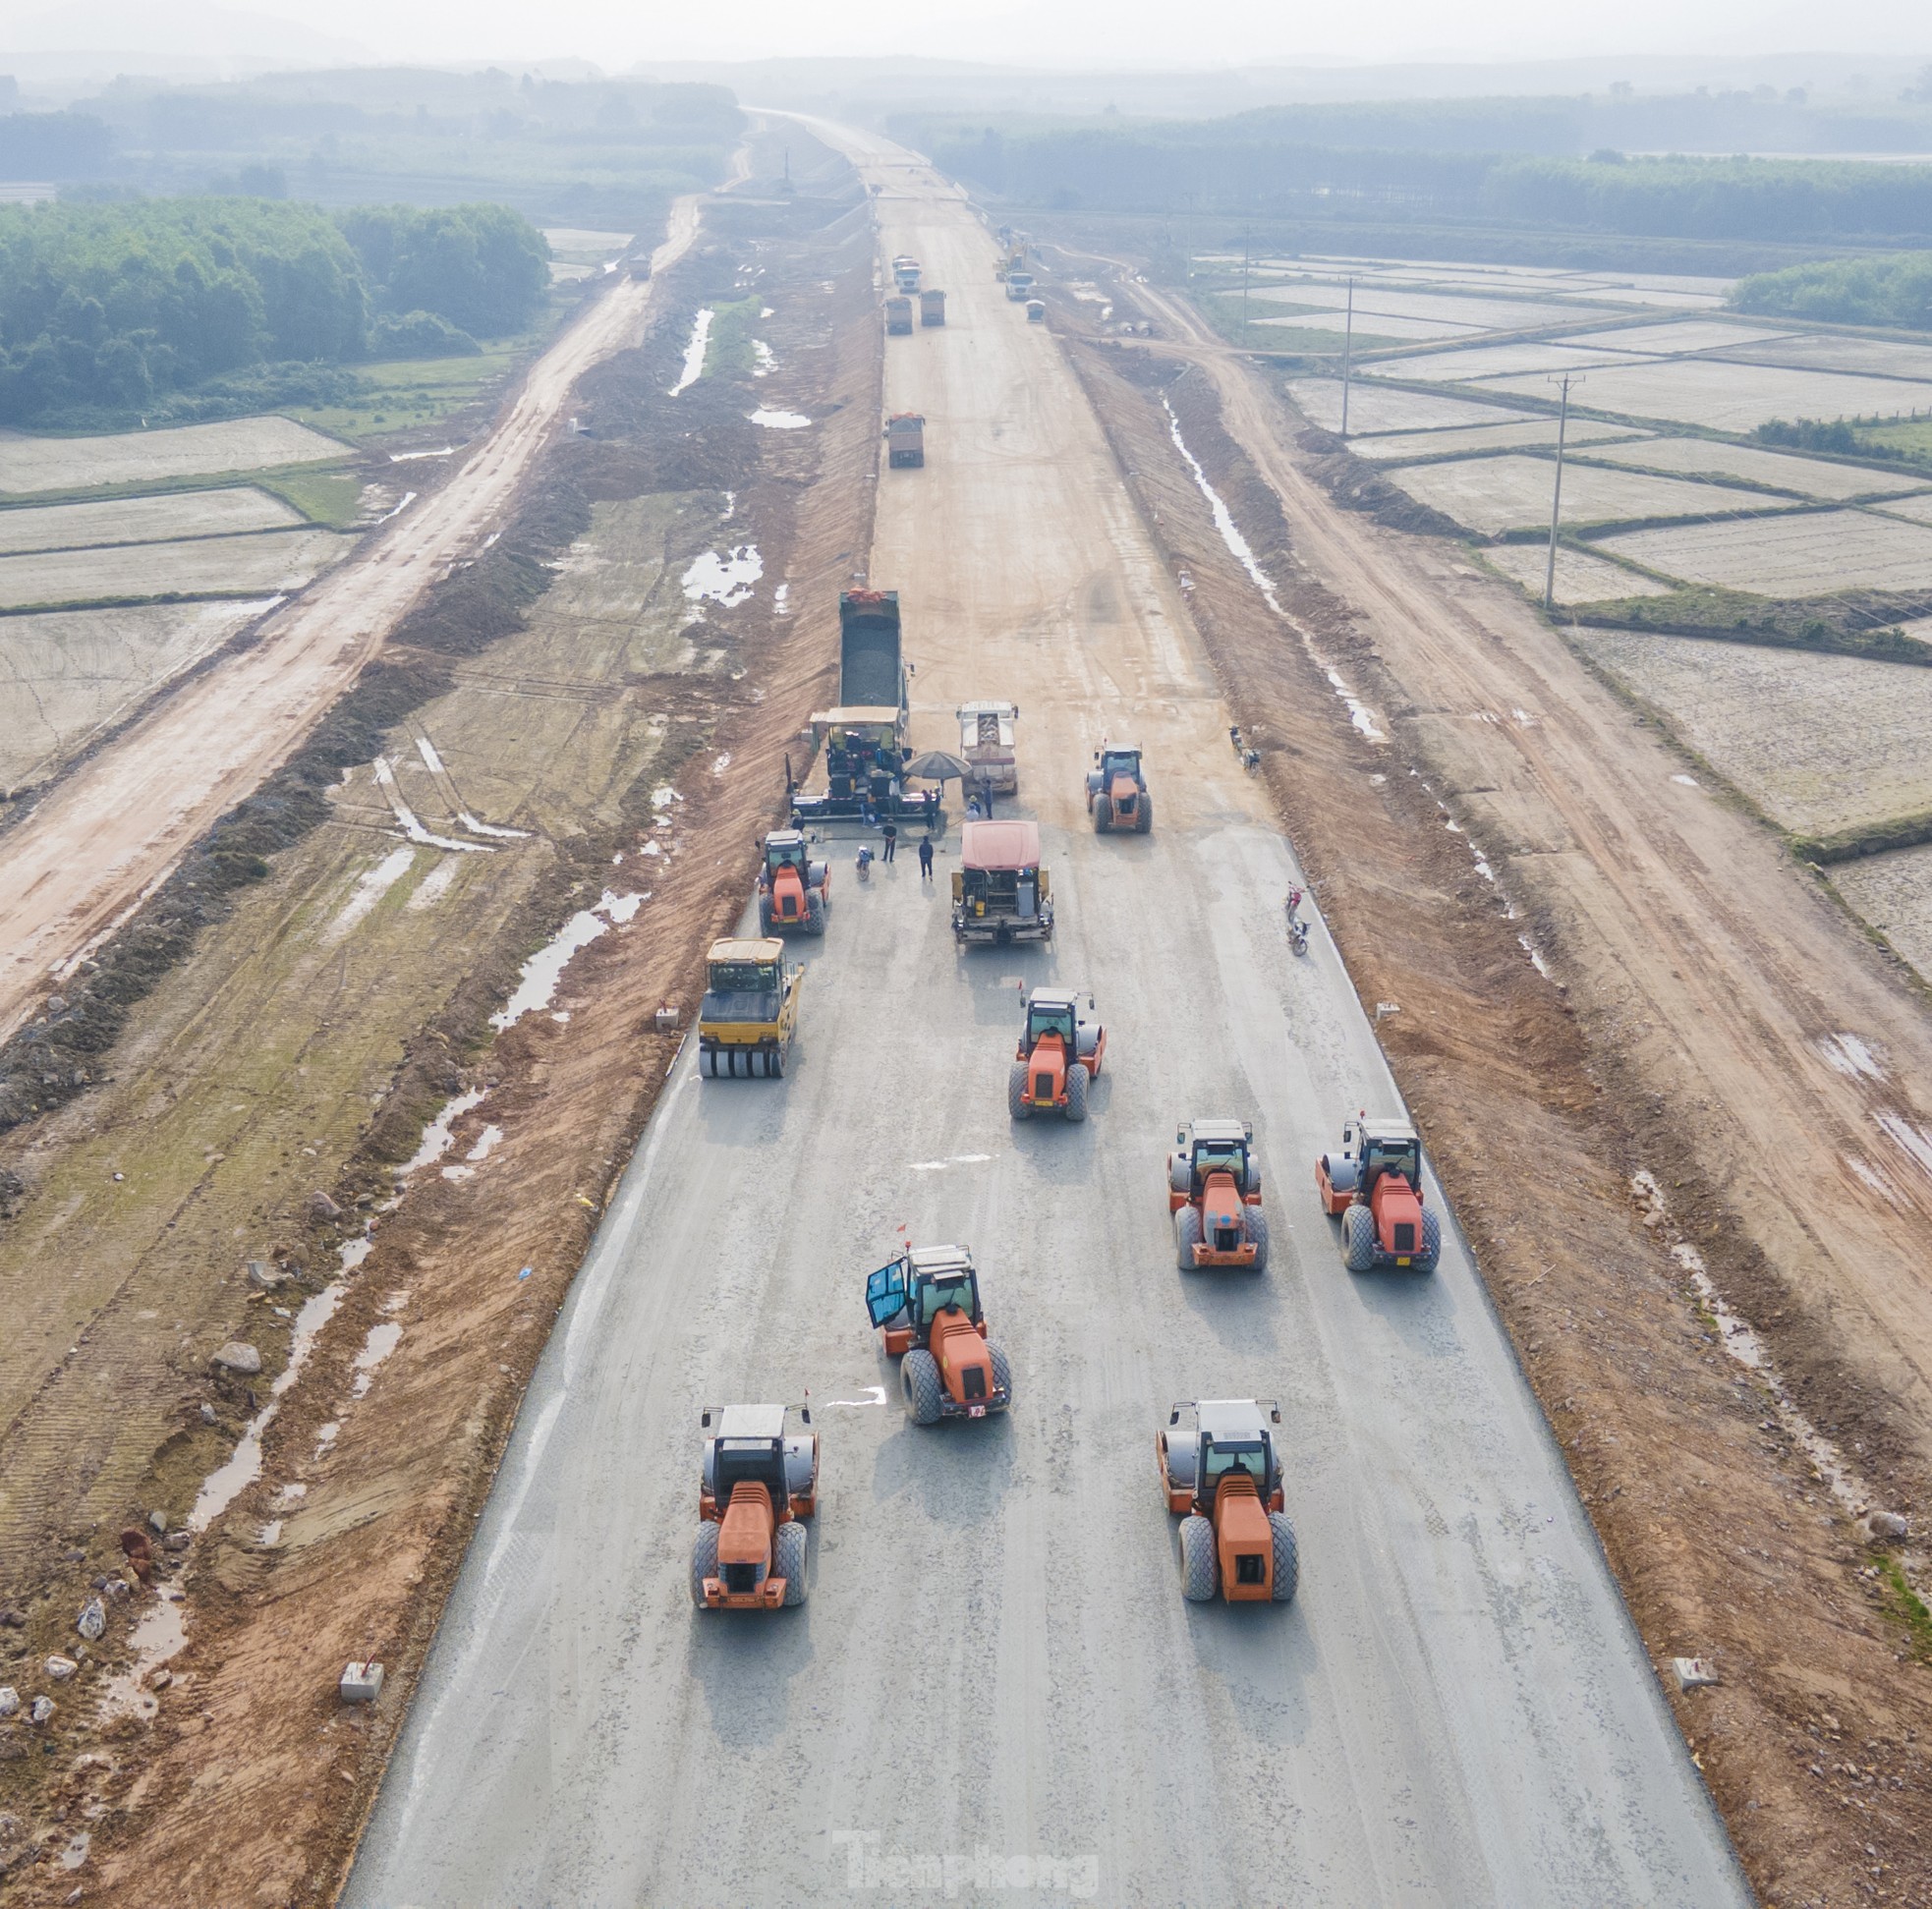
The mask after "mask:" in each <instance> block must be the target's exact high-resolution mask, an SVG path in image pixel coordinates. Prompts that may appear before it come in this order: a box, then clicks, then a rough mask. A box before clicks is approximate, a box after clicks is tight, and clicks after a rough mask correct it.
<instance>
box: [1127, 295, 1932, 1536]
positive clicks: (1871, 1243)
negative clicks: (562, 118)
mask: <svg viewBox="0 0 1932 1909" xmlns="http://www.w3.org/2000/svg"><path fill="white" fill-rule="evenodd" d="M1134 291H1135V295H1136V297H1138V298H1141V299H1143V300H1144V302H1145V303H1147V304H1148V305H1149V306H1150V307H1153V308H1154V309H1158V310H1159V311H1161V312H1162V313H1163V315H1164V316H1165V318H1166V320H1167V323H1168V325H1169V327H1171V330H1172V332H1173V333H1175V334H1177V335H1178V336H1179V338H1180V339H1182V340H1183V341H1185V349H1186V350H1187V352H1188V354H1189V355H1190V356H1192V357H1193V358H1194V359H1195V360H1196V362H1198V363H1199V364H1200V365H1202V366H1203V367H1204V368H1205V369H1206V370H1207V371H1208V372H1209V373H1210V374H1211V375H1212V376H1213V378H1214V380H1215V385H1216V388H1217V390H1218V391H1219V393H1220V395H1221V399H1222V415H1223V417H1224V419H1225V421H1226V425H1227V428H1228V430H1229V432H1230V433H1231V434H1232V436H1233V437H1234V438H1235V440H1236V442H1237V443H1239V444H1240V445H1241V447H1242V448H1243V449H1244V450H1245V451H1246V452H1247V454H1248V455H1249V457H1250V458H1251V459H1253V461H1254V463H1255V466H1256V468H1257V469H1258V470H1259V471H1260V473H1261V475H1262V476H1263V477H1264V478H1265V479H1266V480H1267V481H1268V483H1269V484H1270V485H1271V486H1273V488H1274V489H1275V491H1276V492H1277V494H1278V495H1279V499H1280V502H1281V506H1282V509H1283V511H1284V512H1285V514H1286V519H1287V524H1288V528H1289V533H1290V535H1291V537H1292V539H1293V544H1294V548H1295V550H1296V552H1297V554H1298V556H1299V557H1300V559H1301V560H1302V561H1303V562H1304V563H1305V564H1306V565H1307V567H1308V568H1309V570H1310V571H1311V572H1312V573H1313V574H1314V575H1315V576H1316V577H1317V578H1319V579H1320V580H1321V582H1322V583H1323V584H1325V585H1326V586H1327V587H1328V589H1329V590H1332V591H1334V592H1335V595H1336V596H1337V597H1338V598H1339V599H1340V600H1341V601H1342V602H1344V603H1345V604H1347V605H1348V606H1350V608H1351V609H1352V610H1353V611H1354V612H1355V613H1356V615H1357V616H1358V617H1359V618H1360V619H1361V624H1362V629H1363V634H1364V635H1365V636H1366V637H1367V638H1368V639H1369V640H1370V641H1371V642H1372V643H1373V644H1374V645H1375V646H1376V647H1377V648H1378V649H1379V651H1380V652H1381V655H1382V657H1383V660H1384V662H1385V663H1386V665H1387V668H1388V669H1389V671H1390V672H1391V673H1392V675H1393V677H1394V678H1395V680H1396V681H1397V682H1398V683H1399V684H1400V686H1401V687H1402V689H1403V691H1404V692H1405V693H1406V694H1407V696H1408V697H1409V698H1410V699H1412V706H1411V707H1410V708H1408V709H1406V710H1401V711H1400V712H1399V713H1400V714H1401V715H1402V716H1403V717H1404V718H1405V719H1406V720H1408V721H1412V722H1413V723H1414V724H1415V726H1416V728H1417V731H1418V732H1419V738H1420V741H1421V743H1422V746H1423V749H1424V751H1425V753H1426V754H1427V755H1429V756H1430V757H1432V758H1434V759H1435V760H1436V761H1437V762H1439V763H1440V764H1442V766H1443V770H1444V773H1445V779H1446V783H1447V787H1446V788H1445V790H1444V793H1445V794H1446V795H1448V796H1449V798H1450V799H1451V800H1453V801H1454V802H1455V804H1456V806H1457V808H1458V811H1459V812H1461V813H1463V814H1465V815H1466V816H1467V818H1468V819H1469V820H1470V821H1471V822H1472V823H1473V824H1474V828H1473V831H1472V832H1473V835H1474V838H1475V839H1476V841H1477V842H1478V843H1479V845H1480V846H1481V847H1482V848H1483V850H1484V852H1485V853H1486V854H1487V855H1488V857H1489V859H1490V861H1491V863H1492V864H1493V865H1494V866H1495V867H1496V868H1497V870H1499V872H1500V873H1502V874H1503V875H1504V877H1505V881H1506V885H1507V886H1509V887H1510V888H1511V889H1512V890H1513V891H1515V892H1516V893H1517V895H1518V899H1519V901H1527V902H1528V903H1529V904H1530V905H1531V906H1532V907H1533V908H1534V910H1535V911H1536V912H1537V913H1538V914H1539V915H1541V916H1543V917H1544V918H1545V919H1546V921H1547V924H1548V930H1549V931H1548V933H1547V936H1546V938H1547V940H1548V942H1549V944H1550V952H1551V954H1552V955H1553V957H1555V958H1556V959H1557V960H1558V962H1559V964H1560V972H1561V973H1562V974H1563V978H1564V979H1565V980H1566V981H1568V982H1569V983H1570V985H1571V990H1572V1000H1573V1001H1574V1003H1575V1004H1576V1006H1577V1008H1578V1010H1579V1012H1580V1013H1582V1014H1583V1015H1584V1016H1585V1017H1586V1025H1587V1028H1588V1031H1589V1033H1590V1035H1591V1038H1592V1039H1593V1041H1594V1042H1596V1043H1598V1044H1600V1045H1601V1046H1602V1047H1603V1048H1604V1049H1605V1050H1606V1051H1608V1052H1616V1053H1617V1054H1619V1056H1620V1058H1621V1059H1622V1060H1623V1061H1624V1062H1626V1063H1627V1065H1628V1066H1629V1068H1630V1071H1631V1076H1632V1078H1634V1079H1636V1080H1638V1081H1640V1082H1642V1083H1644V1084H1645V1085H1646V1086H1647V1087H1648V1088H1649V1089H1650V1090H1651V1091H1652V1092H1654V1093H1655V1094H1656V1095H1658V1097H1659V1102H1660V1104H1667V1105H1668V1108H1669V1111H1670V1114H1671V1116H1672V1118H1673V1123H1674V1126H1675V1129H1676V1138H1677V1139H1678V1140H1679V1142H1680V1144H1682V1145H1683V1146H1684V1147H1685V1149H1686V1150H1687V1157H1684V1156H1679V1157H1677V1158H1675V1159H1672V1158H1663V1159H1660V1160H1659V1161H1658V1162H1656V1163H1655V1165H1656V1169H1657V1171H1658V1175H1659V1178H1660V1179H1661V1180H1663V1181H1664V1183H1665V1185H1666V1187H1667V1189H1668V1188H1670V1187H1671V1186H1672V1185H1673V1184H1674V1183H1675V1184H1679V1185H1680V1184H1681V1183H1682V1179H1683V1172H1684V1169H1685V1168H1686V1167H1689V1168H1693V1169H1695V1171H1696V1174H1697V1175H1698V1176H1699V1177H1700V1178H1701V1180H1702V1183H1703V1185H1702V1187H1701V1188H1700V1189H1696V1190H1694V1191H1691V1190H1686V1191H1684V1192H1679V1193H1676V1194H1673V1195H1672V1201H1673V1207H1674V1210H1675V1216H1676V1218H1677V1219H1678V1220H1679V1221H1680V1222H1681V1223H1682V1224H1683V1225H1684V1226H1685V1229H1686V1231H1687V1232H1689V1233H1690V1235H1691V1237H1692V1238H1693V1239H1695V1240H1696V1242H1697V1244H1698V1246H1699V1249H1700V1251H1701V1252H1702V1254H1703V1257H1704V1258H1705V1260H1706V1261H1707V1262H1708V1263H1709V1265H1710V1267H1711V1270H1712V1273H1713V1275H1714V1276H1715V1277H1716V1278H1717V1279H1718V1281H1719V1284H1720V1286H1721V1288H1722V1289H1723V1290H1724V1291H1725V1293H1726V1296H1727V1297H1728V1298H1729V1299H1730V1300H1731V1301H1732V1302H1733V1305H1736V1306H1737V1307H1739V1309H1740V1310H1742V1311H1743V1312H1744V1313H1745V1314H1746V1315H1747V1317H1749V1318H1750V1319H1751V1320H1752V1322H1753V1324H1754V1325H1756V1327H1757V1328H1758V1329H1759V1331H1760V1332H1761V1333H1762V1334H1763V1335H1764V1336H1765V1337H1766V1338H1767V1339H1769V1340H1770V1342H1771V1344H1772V1346H1773V1347H1774V1349H1775V1350H1776V1352H1777V1354H1778V1356H1779V1362H1780V1365H1781V1368H1782V1369H1783V1371H1784V1372H1785V1374H1786V1376H1787V1377H1788V1379H1789V1380H1790V1382H1791V1383H1792V1384H1793V1386H1794V1388H1795V1389H1796V1391H1797V1392H1798V1395H1799V1397H1800V1399H1801V1400H1802V1402H1803V1403H1804V1405H1805V1407H1806V1409H1807V1411H1808V1412H1809V1413H1810V1415H1811V1417H1812V1418H1813V1419H1814V1420H1815V1421H1816V1422H1818V1423H1820V1424H1822V1425H1825V1426H1828V1427H1830V1428H1832V1429H1833V1430H1834V1432H1836V1433H1837V1435H1838V1437H1839V1439H1840V1442H1841V1443H1842V1444H1843V1445H1844V1446H1845V1447H1846V1448H1847V1455H1850V1454H1851V1448H1852V1447H1853V1446H1854V1445H1856V1446H1857V1447H1860V1448H1861V1449H1860V1451H1859V1452H1858V1454H1857V1455H1855V1456H1853V1459H1852V1462H1853V1465H1854V1467H1855V1468H1856V1469H1857V1470H1859V1471H1860V1472H1862V1473H1863V1474H1864V1476H1865V1477H1866V1479H1867V1481H1868V1482H1869V1483H1870V1484H1871V1485H1872V1487H1873V1488H1875V1489H1876V1490H1877V1491H1878V1492H1879V1493H1880V1495H1881V1497H1882V1499H1883V1501H1885V1502H1888V1503H1893V1502H1904V1503H1917V1504H1923V1503H1924V1502H1926V1500H1927V1498H1928V1495H1932V1291H1928V1286H1927V1276H1926V1263H1925V1239H1926V1226H1927V1222H1928V1220H1932V1113H1928V1109H1927V1107H1926V1105H1925V1102H1924V1099H1923V1094H1924V1088H1923V1085H1922V1084H1923V1083H1924V1082H1926V1081H1927V1080H1932V1021H1928V1018H1927V1016H1926V1013H1925V1009H1924V1005H1923V1003H1922V1001H1921V1000H1920V999H1919V998H1918V997H1917V996H1916V995H1915V994H1914V993H1913V992H1912V991H1911V990H1910V989H1909V988H1908V987H1907V986H1906V985H1904V983H1903V982H1902V980H1901V977H1900V974H1899V971H1898V969H1897V968H1896V967H1894V966H1891V965H1888V964H1887V963H1886V962H1885V961H1884V959H1883V958H1882V957H1881V956H1880V955H1878V954H1877V953H1876V952H1875V951H1874V950H1873V949H1872V948H1871V946H1870V945H1869V944H1868V942H1866V940H1865V939H1864V938H1863V937H1862V936H1861V935H1860V934H1859V933H1858V932H1857V931H1856V929H1855V927H1854V926H1852V925H1851V924H1850V923H1849V922H1848V921H1847V918H1846V916H1845V914H1844V913H1843V911H1841V910H1840V909H1838V908H1837V907H1835V906H1834V905H1833V903H1832V901H1831V899H1830V897H1829V896H1828V895H1827V894H1826V893H1824V892H1823V891H1822V890H1821V889H1820V888H1819V887H1818V886H1817V885H1816V884H1815V883H1812V882H1810V881H1807V880H1805V879H1803V878H1801V877H1800V876H1799V875H1798V873H1797V872H1796V871H1795V870H1793V868H1792V866H1791V864H1790V859H1789V857H1788V856H1787V855H1786V854H1785V853H1784V852H1783V850H1782V849H1781V848H1780V847H1779V846H1778V844H1777V842H1776V841H1775V839H1774V838H1772V836H1771V835H1770V834H1769V832H1768V831H1767V830H1766V829H1765V828H1764V827H1763V826H1761V825H1760V824H1759V823H1757V822H1756V821H1755V820H1754V819H1753V818H1752V817H1751V816H1750V815H1748V814H1745V813H1743V812H1742V811H1741V810H1740V809H1739V808H1737V807H1735V806H1733V805H1731V804H1728V803H1727V802H1725V801H1724V800H1722V799H1721V798H1720V797H1719V796H1717V795H1714V794H1713V793H1712V792H1711V791H1709V790H1707V789H1705V788H1702V787H1700V786H1698V785H1697V780H1696V777H1695V776H1693V775H1690V774H1688V773H1687V772H1686V763H1685V762H1684V760H1683V759H1682V758H1679V757H1678V756H1676V754H1675V753H1674V752H1673V751H1672V750H1671V749H1670V748H1669V746H1668V745H1667V744H1666V743H1664V742H1663V741H1662V740H1661V739H1660V738H1659V736H1658V735H1657V734H1656V732H1655V731H1654V730H1652V729H1650V728H1648V727H1646V726H1645V725H1643V724H1642V723H1640V722H1639V721H1637V720H1636V719H1635V718H1634V717H1633V716H1632V714H1631V712H1630V710H1629V709H1628V708H1627V707H1626V706H1625V705H1623V704H1622V703H1621V702H1619V701H1618V699H1617V698H1616V697H1614V696H1613V695H1612V694H1611V693H1610V691H1609V690H1607V689H1606V688H1605V687H1604V686H1603V684H1602V683H1600V682H1599V681H1598V680H1597V679H1596V678H1595V677H1594V676H1593V675H1592V674H1591V673H1590V672H1589V671H1588V670H1587V669H1586V668H1585V667H1584V665H1583V664H1582V663H1581V662H1579V661H1578V660H1577V658H1576V657H1575V655H1574V654H1573V653H1572V652H1571V651H1570V650H1569V649H1568V648H1566V647H1565V646H1564V645H1563V641H1562V640H1561V638H1560V637H1559V636H1558V634H1557V633H1556V632H1555V631H1553V630H1552V629H1550V627H1549V626H1548V625H1547V624H1546V623H1545V622H1544V621H1543V620H1542V619H1541V618H1540V617H1539V616H1538V615H1536V613H1535V612H1534V611H1533V610H1531V609H1530V608H1529V607H1528V606H1527V605H1526V604H1525V603H1524V602H1523V601H1522V599H1521V598H1520V597H1519V596H1518V595H1517V594H1516V593H1515V592H1514V591H1513V590H1508V589H1507V588H1506V587H1505V586H1503V585H1500V584H1497V583H1495V582H1493V581H1491V580H1489V579H1487V578H1483V577H1480V576H1478V575H1477V574H1476V573H1474V572H1473V571H1472V570H1471V569H1470V568H1469V567H1468V565H1467V564H1466V563H1464V562H1463V561H1462V560H1461V558H1460V556H1459V554H1458V553H1457V551H1456V550H1455V549H1454V547H1453V546H1452V545H1449V544H1446V543H1444V542H1442V541H1440V540H1437V539H1432V538H1425V537H1416V536H1408V535H1404V534H1402V533H1397V532H1393V531H1389V530H1384V529H1382V528H1380V527H1379V526H1377V525H1375V524H1374V523H1372V522H1371V521H1369V520H1368V519H1367V518H1365V517H1364V516H1362V515H1360V514H1358V513H1351V512H1348V511H1342V510H1337V509H1336V508H1335V505H1334V504H1333V503H1332V502H1331V501H1330V500H1329V498H1328V497H1327V496H1326V495H1325V494H1324V493H1323V491H1322V490H1321V489H1320V487H1319V486H1318V485H1317V484H1316V483H1315V482H1314V481H1313V479H1312V478H1311V477H1309V475H1308V473H1307V471H1306V470H1305V468H1304V465H1303V461H1302V460H1300V459H1299V458H1298V457H1297V456H1296V455H1295V453H1294V452H1293V450H1292V449H1291V446H1290V442H1289V433H1290V432H1291V431H1292V429H1293V428H1294V425H1293V420H1292V419H1291V417H1290V414H1289V413H1288V412H1287V410H1286V409H1285V407H1284V406H1283V405H1282V404H1281V403H1280V401H1279V398H1278V397H1277V396H1276V395H1275V394H1274V392H1273V391H1272V390H1270V389H1269V388H1268V385H1267V383H1266V382H1265V380H1264V376H1263V374H1261V373H1259V372H1258V371H1257V369H1256V367H1255V366H1254V365H1251V364H1250V363H1249V362H1248V361H1247V360H1245V359H1244V358H1242V357H1240V356H1239V355H1238V354H1236V353H1234V352H1232V351H1230V350H1228V349H1227V348H1226V347H1224V346H1223V345H1222V343H1221V342H1220V341H1219V340H1218V339H1216V338H1215V337H1214V336H1213V334H1212V332H1211V331H1210V330H1209V328H1208V327H1207V326H1206V325H1205V323H1204V322H1203V321H1202V320H1201V319H1200V318H1199V317H1198V316H1197V315H1196V314H1194V313H1193V312H1192V311H1191V310H1190V309H1188V308H1187V307H1186V306H1185V304H1184V303H1183V302H1182V301H1180V300H1178V299H1176V298H1173V297H1171V296H1168V295H1165V294H1162V293H1161V292H1159V291H1158V290H1157V289H1156V288H1153V287H1149V286H1144V285H1137V286H1135V288H1134Z"/></svg>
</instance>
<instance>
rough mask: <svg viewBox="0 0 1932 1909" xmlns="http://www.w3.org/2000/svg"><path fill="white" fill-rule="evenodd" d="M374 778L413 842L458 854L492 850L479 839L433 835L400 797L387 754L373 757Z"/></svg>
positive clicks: (485, 852) (477, 853)
mask: <svg viewBox="0 0 1932 1909" xmlns="http://www.w3.org/2000/svg"><path fill="white" fill-rule="evenodd" d="M375 780H376V784H377V786H378V787H379V788H380V789H381V791H382V794H383V796H384V798H385V799H386V800H387V802H388V804H389V808H390V811H391V813H392V814H394V815H395V817H396V820H397V821H399V822H400V823H401V824H402V830H403V833H404V834H405V835H407V836H408V837H409V839H410V840H411V841H412V842H421V843H422V844H423V846H424V847H425V848H431V849H453V850H455V851H456V852H457V853H458V854H459V855H489V854H491V853H493V851H492V850H490V849H488V848H486V847H485V846H484V845H483V843H481V842H457V841H452V840H451V839H450V837H449V836H447V835H433V834H431V833H430V832H429V830H428V829H426V828H425V827H424V826H423V824H422V823H421V822H420V821H418V820H417V818H416V811H415V810H414V809H412V808H411V807H410V806H409V804H408V803H407V802H405V801H404V800H403V792H402V790H401V789H400V788H398V787H397V786H396V771H395V769H394V768H393V767H391V765H390V762H389V758H387V757H386V756H378V757H377V758H375Z"/></svg>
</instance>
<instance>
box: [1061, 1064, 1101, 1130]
mask: <svg viewBox="0 0 1932 1909" xmlns="http://www.w3.org/2000/svg"><path fill="white" fill-rule="evenodd" d="M1093 1084H1094V1077H1093V1076H1092V1075H1091V1074H1089V1073H1088V1072H1087V1070H1086V1069H1085V1068H1084V1067H1082V1066H1081V1065H1080V1063H1079V1062H1078V1061H1075V1062H1074V1063H1073V1065H1072V1066H1071V1067H1069V1068H1068V1069H1067V1070H1066V1117H1067V1118H1068V1119H1069V1120H1085V1119H1086V1117H1087V1091H1088V1089H1090V1088H1091V1087H1092V1086H1093Z"/></svg>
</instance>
